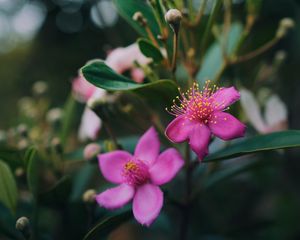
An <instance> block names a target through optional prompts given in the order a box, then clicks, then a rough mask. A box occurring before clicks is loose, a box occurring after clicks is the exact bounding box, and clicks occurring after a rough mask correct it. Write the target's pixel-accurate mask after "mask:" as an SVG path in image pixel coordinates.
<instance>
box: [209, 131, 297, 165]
mask: <svg viewBox="0 0 300 240" xmlns="http://www.w3.org/2000/svg"><path fill="white" fill-rule="evenodd" d="M293 147H300V131H296V130H290V131H283V132H275V133H270V134H266V135H260V136H256V137H252V138H248V139H245V140H243V141H241V142H239V143H236V144H232V145H231V146H229V147H226V148H224V149H222V150H220V151H218V152H216V153H213V154H211V155H209V156H208V157H206V158H205V159H204V162H210V161H216V160H223V159H228V158H233V157H238V156H242V155H246V154H250V153H257V152H263V151H270V150H276V149H283V148H293Z"/></svg>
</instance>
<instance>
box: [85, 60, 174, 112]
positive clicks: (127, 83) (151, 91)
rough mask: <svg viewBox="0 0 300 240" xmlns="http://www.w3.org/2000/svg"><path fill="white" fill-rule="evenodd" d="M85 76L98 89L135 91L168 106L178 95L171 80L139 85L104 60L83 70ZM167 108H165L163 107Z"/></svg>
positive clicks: (86, 66)
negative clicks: (161, 101) (159, 100)
mask: <svg viewBox="0 0 300 240" xmlns="http://www.w3.org/2000/svg"><path fill="white" fill-rule="evenodd" d="M81 71H82V74H83V76H84V77H85V79H86V80H88V81H89V82H90V83H91V84H93V85H95V86H96V87H99V88H103V89H106V90H110V91H116V90H119V91H129V90H131V91H133V92H135V93H137V94H139V95H140V96H142V97H145V98H147V99H149V100H151V101H153V100H154V101H156V102H157V100H158V99H161V100H163V101H164V103H165V104H167V103H168V102H169V101H170V100H172V99H174V98H175V97H176V95H177V94H178V90H177V86H176V85H175V84H174V82H173V81H171V80H159V81H156V82H151V83H145V84H139V83H135V82H133V81H131V80H130V79H129V78H127V77H124V76H122V75H120V74H118V73H116V72H115V71H114V70H112V69H111V68H110V67H108V66H107V65H106V64H105V63H104V62H103V61H102V60H94V61H92V62H90V63H88V64H87V65H85V66H84V67H82V69H81ZM163 107H165V106H163Z"/></svg>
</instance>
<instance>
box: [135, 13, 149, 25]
mask: <svg viewBox="0 0 300 240" xmlns="http://www.w3.org/2000/svg"><path fill="white" fill-rule="evenodd" d="M132 19H133V20H134V21H137V22H138V23H140V24H141V26H145V25H146V24H147V19H146V18H145V17H144V15H143V14H142V13H141V12H135V13H134V14H133V16H132Z"/></svg>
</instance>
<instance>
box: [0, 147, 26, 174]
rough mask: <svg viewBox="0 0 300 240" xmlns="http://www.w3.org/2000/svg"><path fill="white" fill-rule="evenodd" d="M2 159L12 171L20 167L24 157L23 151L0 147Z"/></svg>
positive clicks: (0, 157)
mask: <svg viewBox="0 0 300 240" xmlns="http://www.w3.org/2000/svg"><path fill="white" fill-rule="evenodd" d="M0 159H2V160H3V161H4V162H6V163H7V164H8V165H9V166H10V167H11V168H12V169H15V168H17V167H19V166H20V163H21V160H22V155H21V151H20V150H18V149H15V148H11V147H5V146H1V147H0Z"/></svg>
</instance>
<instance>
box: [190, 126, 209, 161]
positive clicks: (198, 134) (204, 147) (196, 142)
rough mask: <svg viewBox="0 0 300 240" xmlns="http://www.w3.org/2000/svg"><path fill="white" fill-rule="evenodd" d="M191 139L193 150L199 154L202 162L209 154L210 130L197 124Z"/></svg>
mask: <svg viewBox="0 0 300 240" xmlns="http://www.w3.org/2000/svg"><path fill="white" fill-rule="evenodd" d="M189 138H190V141H189V144H190V146H191V149H192V150H193V151H194V152H195V153H196V154H197V156H198V158H199V160H202V159H203V158H204V157H205V156H206V155H207V154H208V144H209V141H210V130H209V128H208V127H207V126H206V125H204V124H200V123H199V124H196V125H194V127H193V129H192V131H191V133H190V136H189Z"/></svg>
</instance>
